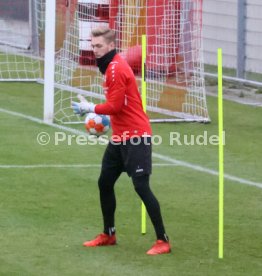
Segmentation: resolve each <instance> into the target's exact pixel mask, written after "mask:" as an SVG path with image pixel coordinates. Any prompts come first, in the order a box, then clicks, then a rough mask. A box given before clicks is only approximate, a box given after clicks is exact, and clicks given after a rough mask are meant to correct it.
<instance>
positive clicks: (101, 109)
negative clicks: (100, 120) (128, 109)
mask: <svg viewBox="0 0 262 276" xmlns="http://www.w3.org/2000/svg"><path fill="white" fill-rule="evenodd" d="M109 66H110V67H109V68H108V70H107V71H106V87H105V89H107V100H106V102H105V103H102V104H97V105H96V106H95V113H97V114H106V115H114V114H117V113H119V112H120V111H121V109H122V107H123V105H124V104H125V94H126V89H127V77H126V75H125V72H124V70H121V68H119V66H118V64H116V63H114V64H110V65H109Z"/></svg>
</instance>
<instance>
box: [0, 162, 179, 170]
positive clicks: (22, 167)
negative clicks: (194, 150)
mask: <svg viewBox="0 0 262 276" xmlns="http://www.w3.org/2000/svg"><path fill="white" fill-rule="evenodd" d="M152 165H153V167H174V166H177V165H176V164H170V163H168V164H165V163H153V164H152ZM100 167H101V165H100V164H32V165H13V164H12V165H0V169H39V168H40V169H42V168H43V169H46V168H62V169H63V168H100Z"/></svg>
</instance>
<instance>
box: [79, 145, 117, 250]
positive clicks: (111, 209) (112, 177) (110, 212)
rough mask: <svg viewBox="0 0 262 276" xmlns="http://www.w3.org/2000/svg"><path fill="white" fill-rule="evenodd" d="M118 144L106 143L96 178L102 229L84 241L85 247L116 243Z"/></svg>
mask: <svg viewBox="0 0 262 276" xmlns="http://www.w3.org/2000/svg"><path fill="white" fill-rule="evenodd" d="M119 156H120V155H119V148H118V146H115V145H112V144H110V143H109V144H108V146H107V148H106V151H105V153H104V157H103V161H102V169H101V173H100V176H99V179H98V187H99V192H100V204H101V210H102V214H103V222H104V230H103V233H101V234H99V235H98V236H97V237H96V238H95V239H93V240H91V241H87V242H85V243H84V244H83V245H84V246H87V247H93V246H105V245H114V244H116V237H115V209H116V198H115V192H114V185H115V182H116V181H117V179H118V177H119V176H120V174H121V172H122V164H121V160H119Z"/></svg>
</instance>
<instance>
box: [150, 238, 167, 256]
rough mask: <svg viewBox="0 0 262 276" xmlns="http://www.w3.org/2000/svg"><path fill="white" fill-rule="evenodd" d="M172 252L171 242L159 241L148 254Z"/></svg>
mask: <svg viewBox="0 0 262 276" xmlns="http://www.w3.org/2000/svg"><path fill="white" fill-rule="evenodd" d="M170 252H171V246H170V243H169V242H165V241H162V240H157V241H156V243H155V244H154V245H153V246H152V247H151V248H150V249H149V250H148V251H147V252H146V254H148V255H157V254H167V253H170Z"/></svg>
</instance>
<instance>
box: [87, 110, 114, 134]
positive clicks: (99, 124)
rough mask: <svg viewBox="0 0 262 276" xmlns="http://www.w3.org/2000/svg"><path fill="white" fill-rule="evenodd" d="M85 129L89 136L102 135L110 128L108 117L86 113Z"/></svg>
mask: <svg viewBox="0 0 262 276" xmlns="http://www.w3.org/2000/svg"><path fill="white" fill-rule="evenodd" d="M85 128H86V130H87V132H88V133H89V134H90V135H95V136H100V135H103V134H105V133H106V132H107V131H108V130H109V128H110V119H109V116H107V115H99V114H95V113H88V114H87V116H86V118H85Z"/></svg>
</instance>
